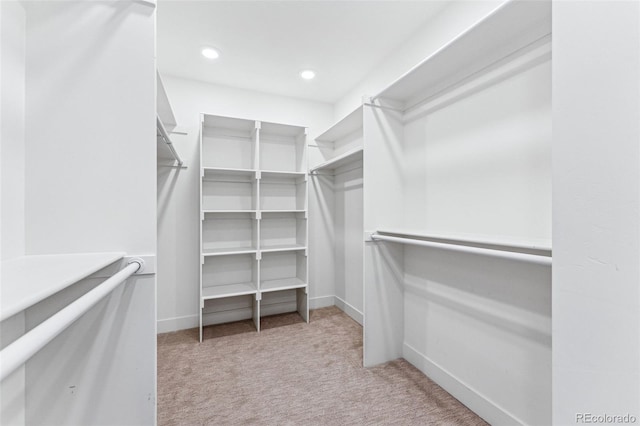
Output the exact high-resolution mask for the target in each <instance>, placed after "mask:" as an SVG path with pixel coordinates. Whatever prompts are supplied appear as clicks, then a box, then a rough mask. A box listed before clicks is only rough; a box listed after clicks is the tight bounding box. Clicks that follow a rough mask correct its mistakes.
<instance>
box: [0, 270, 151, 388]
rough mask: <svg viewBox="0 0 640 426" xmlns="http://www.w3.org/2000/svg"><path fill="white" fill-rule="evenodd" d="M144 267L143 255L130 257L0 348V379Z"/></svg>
mask: <svg viewBox="0 0 640 426" xmlns="http://www.w3.org/2000/svg"><path fill="white" fill-rule="evenodd" d="M143 267H144V261H143V260H142V259H138V258H136V259H131V262H130V263H129V264H128V265H127V266H126V267H125V268H123V269H122V270H120V271H119V272H118V273H116V274H114V275H113V276H111V278H108V279H107V280H105V281H104V282H102V283H101V284H100V285H98V286H97V287H95V288H94V289H93V290H91V291H89V292H88V293H86V294H84V295H83V296H81V297H79V298H78V299H76V300H75V301H73V302H72V303H70V304H69V305H67V306H65V307H64V308H62V309H61V310H60V311H58V312H57V313H55V314H54V315H53V316H51V317H50V318H49V319H47V320H45V321H44V322H42V323H41V324H39V325H37V326H36V327H35V328H33V329H32V330H30V331H29V332H27V333H26V334H25V335H23V336H22V337H20V338H18V339H17V340H16V341H14V342H13V343H11V344H10V345H8V346H7V347H5V348H4V349H3V350H2V351H0V382H1V381H3V380H4V379H5V378H6V377H7V376H8V375H10V374H11V373H13V372H14V371H15V370H16V369H17V368H18V367H20V366H21V365H22V364H24V363H25V362H27V361H28V360H29V359H30V358H31V357H32V356H33V355H35V354H36V353H37V352H38V351H39V350H40V349H42V348H43V347H44V346H45V345H46V344H47V343H49V342H50V341H52V340H53V339H54V338H55V337H56V336H57V335H58V334H60V333H62V332H63V331H64V330H65V329H67V327H69V326H70V325H71V324H73V323H74V322H75V321H76V320H77V319H78V318H80V317H81V316H82V315H84V314H85V313H86V312H87V311H88V310H89V309H91V308H92V307H93V306H94V305H95V304H96V303H98V302H99V301H100V300H102V299H103V298H104V297H106V296H107V295H109V294H110V293H111V292H112V291H113V290H114V289H115V288H116V287H118V286H119V285H120V284H122V283H123V282H124V281H125V280H126V279H127V278H129V277H130V276H131V275H133V274H135V273H136V272H138V271H139V270H140V269H141V268H143Z"/></svg>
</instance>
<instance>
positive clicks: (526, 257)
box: [371, 233, 552, 266]
mask: <svg viewBox="0 0 640 426" xmlns="http://www.w3.org/2000/svg"><path fill="white" fill-rule="evenodd" d="M371 239H372V240H373V241H388V242H392V243H400V244H409V245H414V246H420V247H430V248H436V249H443V250H451V251H457V252H462V253H470V254H480V255H485V256H493V257H501V258H503V259H509V260H517V261H521V262H529V263H535V264H538V265H545V266H551V259H552V258H551V256H544V255H539V254H532V253H521V252H516V251H505V250H496V249H490V248H483V247H471V246H465V245H459V244H454V243H438V242H435V241H425V240H420V239H416V238H401V237H392V236H389V235H380V234H378V233H373V234H371Z"/></svg>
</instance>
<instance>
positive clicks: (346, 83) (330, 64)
mask: <svg viewBox="0 0 640 426" xmlns="http://www.w3.org/2000/svg"><path fill="white" fill-rule="evenodd" d="M443 7H444V2H441V1H427V0H423V1H356V0H351V1H326V0H325V1H291V0H290V1H238V0H236V1H169V0H160V1H159V2H158V29H157V31H158V37H157V40H158V41H157V43H158V44H157V48H158V68H159V69H160V72H161V73H162V74H163V75H164V74H168V75H175V76H180V77H186V78H191V79H195V80H201V81H205V82H210V83H217V84H222V85H225V86H232V87H240V88H245V89H252V90H257V91H261V92H267V93H274V94H278V95H284V96H292V97H296V98H303V99H311V100H316V101H323V102H331V103H333V102H335V101H337V100H338V99H340V98H341V97H342V96H344V95H345V94H346V93H347V92H348V91H349V89H351V88H352V87H354V86H355V85H356V84H357V83H358V82H359V81H360V80H362V79H363V78H364V77H365V76H366V75H367V74H368V73H369V72H370V71H371V70H372V69H373V68H374V67H375V65H376V64H379V63H380V62H381V61H382V60H383V59H384V58H385V57H386V56H387V55H389V54H390V53H392V51H393V50H394V49H395V48H397V47H398V46H399V45H401V43H402V42H403V41H404V40H406V39H408V38H409V37H410V36H411V34H412V33H414V32H415V31H417V30H418V28H419V27H420V26H421V25H423V24H425V22H426V21H427V20H428V19H429V18H430V17H431V16H433V15H434V14H436V13H437V12H438V11H440V10H441V9H442V8H443ZM206 45H210V46H213V47H216V48H217V49H219V50H220V52H221V55H220V58H219V59H217V60H215V61H208V60H206V59H205V58H203V57H202V56H201V54H200V50H201V48H202V46H206ZM308 68H309V69H313V70H315V71H316V73H317V76H316V78H315V79H314V80H312V81H304V80H302V79H301V78H300V77H299V72H300V71H301V70H304V69H308Z"/></svg>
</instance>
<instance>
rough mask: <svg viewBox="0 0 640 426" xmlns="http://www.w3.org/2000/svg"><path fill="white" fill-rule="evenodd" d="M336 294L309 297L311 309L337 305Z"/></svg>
mask: <svg viewBox="0 0 640 426" xmlns="http://www.w3.org/2000/svg"><path fill="white" fill-rule="evenodd" d="M335 304H336V302H335V296H334V295H330V296H318V297H310V298H309V309H318V308H326V307H328V306H333V305H335Z"/></svg>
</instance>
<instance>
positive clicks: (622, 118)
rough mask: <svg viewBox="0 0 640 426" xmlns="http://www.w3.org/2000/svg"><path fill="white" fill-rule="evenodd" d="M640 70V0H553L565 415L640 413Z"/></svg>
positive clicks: (560, 409)
mask: <svg viewBox="0 0 640 426" xmlns="http://www.w3.org/2000/svg"><path fill="white" fill-rule="evenodd" d="M594 58H597V60H595V59H594ZM639 75H640V5H639V3H638V2H631V1H626V2H607V1H594V2H554V3H553V131H554V143H553V407H554V408H553V422H554V424H558V425H560V424H575V423H580V421H579V419H578V418H577V415H578V414H580V413H591V414H593V415H596V416H599V415H604V414H607V415H610V416H616V415H621V416H624V415H626V414H630V415H633V416H635V417H636V420H635V421H634V422H638V421H640V386H639V383H640V286H639V285H638V283H639V282H640V263H639V262H638V259H640V244H639V241H638V239H639V236H640V215H639V214H638V212H639V211H640V179H639V178H640V120H639V117H640V79H639V78H638V76H639ZM602 422H603V421H602V420H600V423H602ZM607 422H609V423H622V422H620V421H618V422H611V421H607Z"/></svg>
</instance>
